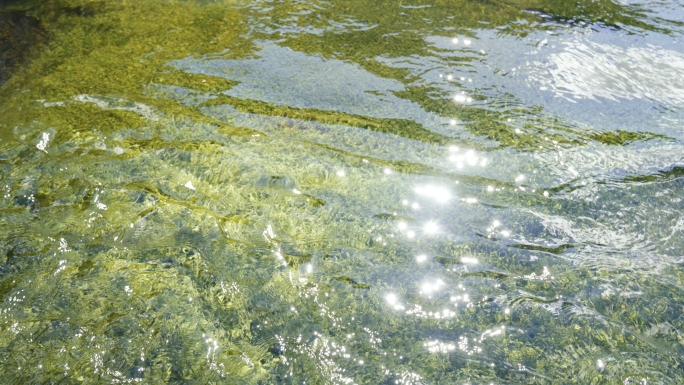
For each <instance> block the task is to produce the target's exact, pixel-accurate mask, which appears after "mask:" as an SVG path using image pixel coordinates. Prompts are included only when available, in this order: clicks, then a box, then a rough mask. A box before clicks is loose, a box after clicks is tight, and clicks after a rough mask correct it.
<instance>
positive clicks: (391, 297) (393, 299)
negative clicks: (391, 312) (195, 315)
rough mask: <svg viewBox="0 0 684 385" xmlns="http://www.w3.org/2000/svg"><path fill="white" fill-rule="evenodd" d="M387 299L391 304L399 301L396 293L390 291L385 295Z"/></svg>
mask: <svg viewBox="0 0 684 385" xmlns="http://www.w3.org/2000/svg"><path fill="white" fill-rule="evenodd" d="M385 301H387V303H388V304H390V305H395V304H396V303H397V295H396V294H394V293H388V294H387V295H385Z"/></svg>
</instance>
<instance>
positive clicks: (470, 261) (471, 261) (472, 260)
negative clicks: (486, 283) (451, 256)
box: [461, 257, 480, 265]
mask: <svg viewBox="0 0 684 385" xmlns="http://www.w3.org/2000/svg"><path fill="white" fill-rule="evenodd" d="M461 263H467V264H470V265H477V264H478V263H480V261H479V260H478V259H477V258H473V257H463V258H461Z"/></svg>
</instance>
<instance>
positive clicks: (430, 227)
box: [423, 221, 439, 234]
mask: <svg viewBox="0 0 684 385" xmlns="http://www.w3.org/2000/svg"><path fill="white" fill-rule="evenodd" d="M423 231H424V232H425V234H435V233H436V232H437V231H439V226H438V225H437V223H436V222H434V221H430V222H427V223H426V224H425V225H424V226H423Z"/></svg>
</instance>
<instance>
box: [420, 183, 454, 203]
mask: <svg viewBox="0 0 684 385" xmlns="http://www.w3.org/2000/svg"><path fill="white" fill-rule="evenodd" d="M415 191H416V193H418V194H419V195H423V196H426V197H430V198H434V199H435V200H437V201H439V202H446V201H448V200H449V198H451V193H450V192H449V190H447V189H446V188H444V187H439V186H432V185H427V186H419V187H416V188H415Z"/></svg>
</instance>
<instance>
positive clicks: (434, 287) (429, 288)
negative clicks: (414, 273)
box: [420, 279, 444, 295]
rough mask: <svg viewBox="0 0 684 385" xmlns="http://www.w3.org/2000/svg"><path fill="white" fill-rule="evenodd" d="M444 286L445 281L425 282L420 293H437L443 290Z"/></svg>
mask: <svg viewBox="0 0 684 385" xmlns="http://www.w3.org/2000/svg"><path fill="white" fill-rule="evenodd" d="M442 286H444V281H442V280H441V279H438V280H437V281H435V282H425V283H423V285H422V286H421V287H420V293H421V294H426V295H430V294H432V293H434V292H436V291H439V289H441V288H442Z"/></svg>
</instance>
